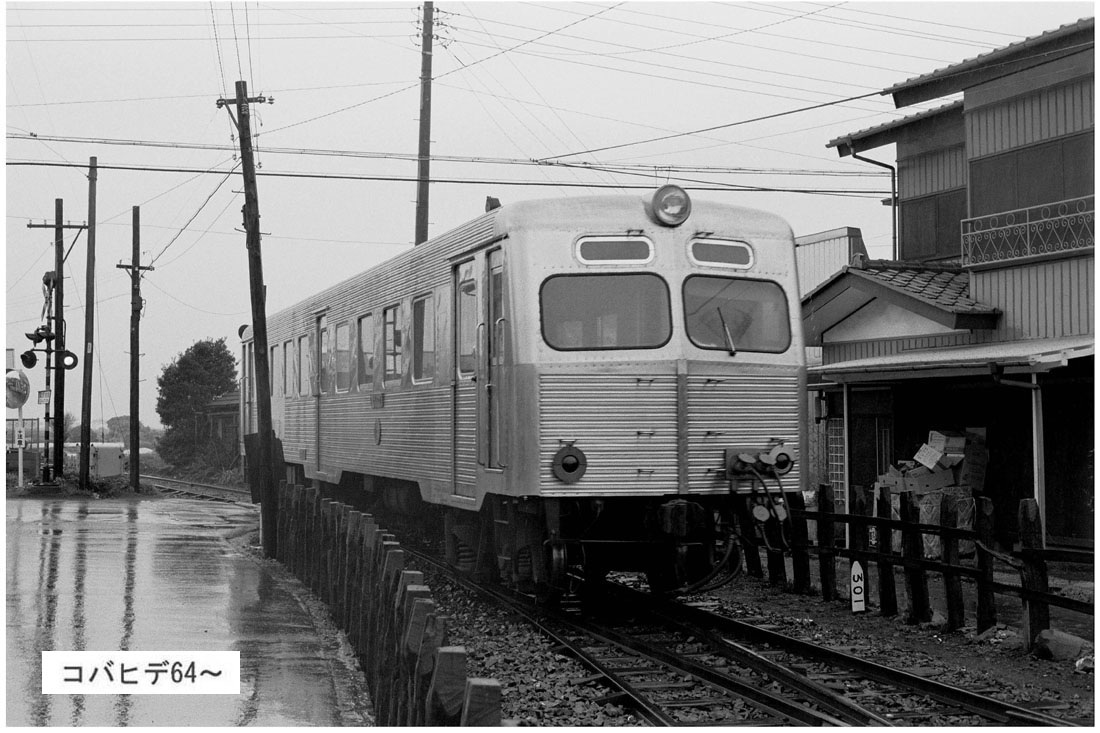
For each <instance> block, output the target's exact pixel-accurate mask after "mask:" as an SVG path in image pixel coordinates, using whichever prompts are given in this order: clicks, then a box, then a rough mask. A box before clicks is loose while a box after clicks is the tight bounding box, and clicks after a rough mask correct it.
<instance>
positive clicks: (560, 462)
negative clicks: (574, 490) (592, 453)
mask: <svg viewBox="0 0 1100 733" xmlns="http://www.w3.org/2000/svg"><path fill="white" fill-rule="evenodd" d="M551 470H552V471H553V472H554V476H555V477H556V478H557V479H558V480H559V481H564V482H565V483H567V484H572V483H576V482H577V481H579V480H580V478H581V476H583V475H584V472H585V471H586V470H588V457H587V456H586V455H585V454H584V451H582V450H581V449H580V448H577V447H576V446H574V445H572V444H566V445H563V446H562V447H561V448H559V449H558V452H557V453H555V454H554V459H553V462H552V463H551Z"/></svg>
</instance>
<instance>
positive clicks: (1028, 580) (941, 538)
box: [746, 485, 1095, 648]
mask: <svg viewBox="0 0 1100 733" xmlns="http://www.w3.org/2000/svg"><path fill="white" fill-rule="evenodd" d="M787 498H788V501H789V504H790V509H791V512H790V515H791V525H790V533H789V535H790V554H791V557H792V569H793V573H794V578H793V580H792V582H791V583H790V588H791V590H793V591H794V592H796V593H808V592H810V589H811V587H812V583H811V577H810V565H811V555H816V557H817V561H818V567H819V581H820V589H821V595H822V598H823V599H825V600H833V599H835V598H837V585H836V584H837V580H836V566H837V559H838V558H847V559H848V560H849V561H853V560H858V561H859V562H860V564H861V565H862V567H863V568H864V571H865V572H867V571H868V570H869V568H870V566H871V564H872V563H874V565H875V568H876V570H877V573H876V574H877V577H878V605H879V610H880V613H881V614H882V615H884V616H894V615H896V614H897V612H898V601H897V592H896V590H897V589H896V586H895V579H894V568H895V567H901V568H904V573H903V577H904V583H905V591H906V597H907V598H908V599H909V606H908V609H907V611H906V621H907V622H908V623H914V624H915V623H921V622H926V621H930V620H931V618H932V610H931V604H930V601H929V593H928V575H929V574H930V573H938V574H940V575H942V576H943V585H944V591H945V603H946V610H947V613H946V618H947V629H948V630H956V629H959V628H961V627H962V626H963V625H964V623H965V619H964V612H963V609H964V604H963V588H962V581H963V579H969V580H971V581H972V582H973V583H974V584H975V586H976V590H977V619H976V621H977V629H978V632H979V633H980V632H982V631H985V630H986V629H988V628H990V627H992V626H993V625H995V624H996V623H997V610H996V605H995V596H996V594H1007V595H1012V596H1015V597H1018V598H1020V599H1021V601H1022V602H1023V606H1024V614H1023V625H1024V628H1023V629H1022V636H1023V637H1024V638H1025V639H1026V640H1027V644H1028V646H1029V648H1030V646H1031V645H1032V644H1034V640H1035V635H1036V634H1037V633H1038V632H1039V631H1041V630H1043V629H1048V628H1050V606H1057V607H1059V608H1066V609H1070V610H1072V611H1076V612H1078V613H1084V614H1088V615H1095V612H1094V605H1093V603H1090V602H1085V601H1080V600H1076V599H1073V598H1067V597H1065V596H1060V595H1056V594H1053V593H1050V591H1049V583H1048V576H1047V562H1048V561H1063V562H1073V563H1083V564H1088V565H1092V564H1093V562H1094V560H1093V553H1092V552H1091V551H1088V552H1086V551H1076V550H1046V549H1043V548H1042V541H1041V538H1042V529H1041V523H1040V517H1039V509H1038V505H1037V503H1036V502H1035V500H1034V499H1024V500H1023V501H1021V502H1020V509H1019V532H1020V543H1021V550H1020V551H1019V552H1014V553H1002V552H997V551H996V550H994V549H993V547H994V540H993V537H994V531H993V530H994V526H993V502H992V501H991V500H990V499H989V498H987V497H977V498H976V499H975V500H974V502H975V507H974V509H975V510H974V527H973V529H960V528H959V527H958V524H959V522H958V512H959V500H958V499H957V498H956V497H954V496H951V495H950V494H946V493H945V494H944V495H943V496H942V499H941V502H940V514H939V524H928V523H925V524H922V523H920V521H919V518H920V513H919V506H918V503H917V498H916V497H915V496H914V495H913V493H911V492H901V493H899V494H898V506H897V509H898V514H899V516H900V519H892V518H891V510H892V505H891V497H890V491H889V489H888V488H884V489H880V492H879V497H878V501H877V505H876V503H875V502H873V501H870V500H869V497H868V496H867V493H866V492H856V495H855V496H854V497H853V500H852V502H851V504H852V507H851V509H852V513H850V514H837V513H835V512H834V510H833V508H834V503H833V491H832V487H830V486H827V485H823V486H821V487H820V488H819V489H818V495H817V498H818V507H817V511H807V510H806V508H805V505H804V503H803V501H802V495H801V494H800V493H799V492H792V493H791V494H788V496H787ZM876 510H877V511H876ZM807 520H814V521H815V522H816V523H817V541H816V543H814V542H811V541H810V540H809V532H808V528H807ZM773 521H774V520H773ZM845 527H847V528H848V541H847V546H844V544H845V543H844V542H843V538H844V531H845ZM872 528H873V535H871V534H870V533H869V530H871V529H872ZM895 532H897V533H900V537H901V543H900V545H901V551H900V553H899V552H895V551H894V549H893V548H894V533H895ZM925 535H931V536H934V537H936V538H938V544H939V547H940V559H939V560H933V559H927V558H926V557H925V552H924V542H923V537H922V536H925ZM871 536H873V537H874V538H875V542H874V543H873V544H874V546H872V542H871V541H870V537H871ZM961 542H967V543H972V544H973V546H974V548H975V552H974V560H973V562H972V563H970V564H966V563H964V562H963V561H962V560H961V559H960V551H959V545H960V543H961ZM747 549H748V550H749V551H748V552H747V553H746V559H747V569H748V572H749V573H750V574H753V575H758V576H762V575H763V570H762V567H761V564H760V557H759V550H758V548H755V547H750V548H747ZM766 553H767V561H768V575H769V579H770V581H771V582H772V584H773V585H781V586H787V576H786V562H785V558H784V553H783V552H782V551H781V550H778V549H767V550H766ZM996 563H1003V564H1005V565H1008V566H1010V567H1011V568H1013V569H1014V570H1016V571H1017V572H1018V573H1019V574H1020V585H1019V586H1015V585H1010V584H1006V583H1000V582H998V581H996V580H995V579H994V569H995V567H996Z"/></svg>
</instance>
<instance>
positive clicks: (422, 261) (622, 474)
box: [245, 199, 858, 509]
mask: <svg viewBox="0 0 1100 733" xmlns="http://www.w3.org/2000/svg"><path fill="white" fill-rule="evenodd" d="M561 206H562V204H561V202H550V203H548V204H547V205H545V206H544V205H542V204H539V203H534V204H531V203H528V204H525V205H517V207H515V208H513V210H512V213H511V214H510V217H511V218H507V217H506V218H498V212H499V211H503V210H498V212H490V213H488V214H486V215H484V216H482V217H479V218H478V219H476V220H474V221H473V222H470V223H469V224H467V225H464V226H462V227H460V228H458V229H456V230H454V231H452V232H450V233H448V234H445V235H443V236H442V237H440V238H438V239H436V240H432V241H430V242H428V243H425V244H423V245H420V246H418V247H416V248H415V249H411V250H409V251H408V252H406V253H403V254H402V255H399V256H398V257H396V258H394V259H392V260H390V261H388V262H386V263H383V264H382V265H380V266H378V267H376V268H373V269H371V270H369V271H367V272H364V273H361V274H359V275H356V276H354V277H351V278H348V279H347V280H345V281H343V282H341V283H339V284H338V285H336V286H333V287H331V288H328V289H326V290H325V291H322V292H320V293H317V294H315V295H313V296H310V297H308V298H306V299H305V300H304V301H302V302H300V303H298V304H296V305H295V306H293V307H291V308H288V309H286V310H283V311H281V312H279V313H277V314H274V315H273V316H271V317H270V318H269V321H268V324H269V326H268V330H269V339H268V340H269V344H271V345H273V346H275V347H276V349H277V350H278V349H281V348H282V347H283V345H284V344H287V343H290V344H293V346H294V350H293V351H292V352H291V355H292V356H291V358H290V359H288V365H287V372H288V373H287V374H286V375H285V379H284V380H276V383H277V384H279V385H281V384H282V383H283V381H285V382H287V383H288V384H290V385H294V387H295V388H294V389H293V390H292V392H293V393H294V394H291V395H283V394H282V393H281V391H282V390H281V386H279V387H277V388H276V395H275V397H274V398H273V403H274V404H273V408H272V414H273V422H274V424H275V425H276V428H277V433H278V434H279V437H280V438H281V439H282V441H283V453H284V456H285V458H286V460H287V462H288V463H291V464H297V465H300V466H301V467H302V471H303V473H304V475H305V477H306V478H309V479H316V480H320V481H324V482H329V483H337V482H339V481H340V480H341V476H342V474H344V473H346V472H350V473H352V474H361V475H363V476H381V477H387V478H394V479H404V480H408V481H412V482H417V483H419V484H420V487H421V495H422V497H424V498H426V499H428V500H429V501H434V502H439V503H444V504H447V505H449V506H452V507H459V508H462V509H476V508H477V507H479V506H480V504H481V500H482V499H483V497H484V495H485V493H486V492H487V491H496V492H498V493H508V494H513V495H526V496H531V495H542V496H544V497H568V496H593V497H594V496H632V495H638V496H659V495H670V494H671V495H675V494H685V493H697V494H699V493H701V494H715V493H724V492H726V491H728V488H729V482H728V480H727V479H726V478H725V473H724V457H725V450H726V449H727V448H729V447H737V448H739V449H744V450H746V451H747V452H757V451H762V450H765V449H766V448H767V447H768V445H769V442H771V441H783V442H785V443H787V444H788V446H792V447H793V446H798V445H799V444H800V424H799V420H800V416H801V415H803V414H804V408H805V405H804V404H803V402H804V401H803V399H802V398H803V394H802V390H803V389H804V374H802V370H803V365H804V362H803V357H802V352H801V349H802V340H801V335H800V333H798V332H797V327H798V325H799V322H798V318H797V302H798V292H797V275H796V271H797V268H796V264H795V256H794V247H793V244H794V242H793V239H792V238H791V236H790V230H789V227H787V226H786V225H785V224H780V223H779V220H778V219H776V218H774V217H771V216H770V215H764V214H762V213H760V212H753V211H751V210H748V209H738V208H736V207H713V208H712V207H707V206H702V205H700V206H699V207H697V212H696V214H695V216H696V217H697V218H696V219H695V225H694V227H692V228H691V229H690V231H689V230H688V229H687V228H685V230H684V231H683V232H680V231H677V230H672V229H662V228H660V227H658V228H653V226H652V225H651V224H648V223H646V222H645V220H644V214H643V213H642V210H641V208H642V207H641V206H640V205H639V206H637V209H634V208H629V207H626V206H624V205H622V204H621V203H620V204H615V206H617V207H618V208H617V209H615V210H612V209H611V208H608V211H610V212H611V213H613V214H614V216H615V217H617V218H609V219H606V220H605V219H601V218H600V217H601V216H603V214H604V207H610V206H611V205H610V204H608V203H607V202H606V201H605V200H604V199H599V200H596V199H593V200H585V203H584V204H583V206H578V207H577V209H575V210H563V209H561ZM631 206H633V204H632V205H631ZM581 214H583V216H584V217H587V218H586V219H582V218H581ZM570 217H573V218H570ZM574 219H576V221H574ZM611 222H614V223H611ZM635 227H638V228H637V229H635ZM506 229H507V231H506ZM593 231H594V232H596V233H597V234H606V233H607V232H615V231H638V232H643V231H644V234H645V236H647V237H649V238H650V239H651V240H652V241H653V242H654V248H655V252H656V255H655V258H654V259H655V261H654V262H653V263H649V264H646V265H641V266H629V267H625V268H624V267H622V266H618V267H619V268H620V269H619V270H618V271H625V272H637V271H652V272H656V273H658V274H660V275H661V277H662V278H667V279H668V281H669V283H670V284H671V289H672V290H673V292H674V293H675V294H674V295H673V296H672V299H673V301H672V311H673V312H672V315H673V317H674V318H673V319H674V321H675V324H676V325H675V326H674V328H673V333H674V334H675V339H674V340H673V341H672V342H670V343H668V344H666V345H664V346H661V347H659V348H654V349H650V350H648V351H646V352H645V354H644V356H645V359H646V360H645V361H628V360H626V359H625V358H623V357H620V356H619V355H618V354H614V353H612V352H603V353H602V354H601V353H598V352H589V353H585V354H578V355H576V358H573V355H570V354H563V353H562V352H555V351H553V350H550V349H549V347H548V346H547V345H546V344H545V343H543V341H542V340H541V339H539V338H537V335H538V334H539V310H538V301H537V295H535V296H532V295H531V293H537V287H538V284H539V282H541V281H542V279H543V278H546V277H548V276H549V275H551V274H561V273H571V274H579V273H582V272H585V268H584V266H579V265H578V264H577V263H576V261H575V258H574V254H573V247H574V243H575V241H576V237H578V236H580V235H581V234H583V233H589V232H593ZM699 232H706V233H707V236H711V233H712V232H716V234H715V235H714V236H719V237H727V238H732V239H736V240H740V239H744V241H748V242H751V243H752V244H753V246H754V247H755V248H756V250H755V256H756V258H757V259H756V261H755V264H754V265H753V267H752V269H751V270H745V271H743V272H731V271H730V270H721V269H715V268H710V269H708V268H706V267H701V268H700V267H697V266H696V265H693V264H691V263H690V262H688V258H687V243H688V242H689V241H690V240H691V239H692V237H697V236H699V234H698V233H699ZM845 234H846V235H854V236H856V237H858V230H853V231H852V232H845ZM505 237H508V239H504V238H505ZM848 239H850V237H846V241H848ZM494 242H499V243H500V246H501V248H502V254H503V255H504V257H503V262H504V263H505V265H506V266H507V267H508V268H512V269H511V270H508V269H506V270H505V273H506V275H505V287H509V288H516V289H518V290H515V291H509V292H508V294H507V295H506V296H505V297H506V298H511V299H512V300H511V302H512V305H511V308H512V309H513V310H512V312H511V314H510V315H509V318H507V319H501V320H506V321H508V325H509V327H510V328H513V329H514V331H513V333H512V334H511V335H509V336H508V337H507V339H508V342H509V343H511V342H512V338H513V336H514V338H515V344H516V346H515V348H516V349H517V352H516V353H511V354H510V355H508V356H507V357H506V358H507V359H508V360H509V363H508V364H506V365H505V367H506V368H504V369H503V370H502V375H501V377H500V378H501V379H502V380H504V381H503V382H502V383H501V385H498V386H503V390H502V391H501V392H499V395H501V396H503V398H504V403H503V404H504V405H505V407H504V408H503V410H502V413H503V414H502V420H503V422H502V423H501V425H500V426H499V431H497V428H493V430H494V431H496V434H498V435H500V436H501V439H503V441H504V442H503V444H502V446H501V450H502V456H503V464H502V465H499V466H494V465H487V463H486V460H485V458H486V456H488V454H484V455H483V454H482V451H483V449H485V446H483V445H481V442H482V439H483V438H484V437H485V436H484V435H483V434H482V433H479V427H478V424H479V423H478V420H476V419H473V418H475V417H478V416H480V415H482V413H484V411H485V405H484V404H483V400H484V396H483V395H482V394H481V392H482V388H483V386H484V385H485V384H487V382H488V380H484V379H482V380H481V381H471V380H470V379H469V378H468V376H466V375H464V376H463V377H461V378H456V375H455V373H454V372H455V356H454V338H455V336H454V324H453V323H452V322H451V320H452V318H453V317H454V314H453V310H454V307H455V303H454V299H455V293H454V277H455V271H454V269H453V268H454V266H455V263H456V262H458V261H461V260H463V259H464V258H465V257H466V255H467V254H469V253H470V252H472V251H473V250H475V249H481V250H485V251H488V250H489V249H492V248H491V247H488V245H490V244H492V243H494ZM558 243H560V244H561V245H565V246H562V247H559V246H558ZM552 250H557V251H552ZM460 255H461V256H460ZM478 257H479V262H483V259H482V257H483V255H482V254H479V255H478ZM550 257H554V258H556V259H550ZM509 261H510V263H511V264H508V263H509ZM548 263H550V264H548ZM615 267H616V266H611V267H608V266H606V265H604V266H603V268H604V269H603V270H601V269H600V266H599V265H597V266H596V267H594V268H593V269H592V270H590V271H597V272H598V271H602V272H612V271H615V270H614V268H615ZM699 272H703V273H709V274H716V275H727V276H731V277H733V278H738V277H744V278H746V279H757V280H759V279H764V280H772V281H775V282H777V283H780V284H781V286H782V287H783V289H784V290H785V292H786V293H787V295H788V296H789V298H790V302H789V303H788V309H789V310H790V312H791V313H792V314H795V316H794V317H793V323H792V328H793V329H795V330H794V331H793V332H792V341H791V347H790V350H789V351H788V352H786V353H780V354H759V355H756V356H754V355H753V354H752V353H750V352H744V353H739V354H737V355H736V357H731V356H730V355H727V354H725V353H724V350H714V349H712V350H710V351H707V352H703V351H702V350H700V349H696V348H695V347H694V346H692V345H690V344H688V343H687V341H686V337H685V335H684V332H683V330H682V329H683V325H682V323H683V315H682V303H681V302H679V300H678V298H679V297H680V296H679V292H680V289H681V283H682V282H683V279H684V278H686V277H688V276H690V275H691V274H695V273H699ZM482 275H484V272H482ZM524 278H526V279H524ZM508 280H511V282H510V283H509V282H508ZM479 287H480V286H479ZM429 293H430V294H432V295H433V297H434V302H433V309H434V310H433V317H434V319H435V321H434V326H435V328H434V332H435V354H434V357H435V363H434V372H433V373H432V375H431V379H430V380H426V381H417V382H415V383H414V382H413V380H412V379H411V361H412V360H411V359H410V358H408V357H409V354H408V352H406V355H405V358H404V359H403V367H402V370H403V372H402V374H401V378H400V380H392V381H387V382H383V381H382V380H381V368H380V364H381V361H382V360H383V359H384V349H383V347H382V344H383V328H382V324H381V320H380V318H379V316H380V315H381V314H382V312H383V309H385V308H387V307H390V306H392V305H395V304H400V306H401V316H400V324H399V325H400V330H401V332H402V333H404V334H405V335H406V336H407V335H408V334H410V333H412V329H411V323H412V312H411V311H412V308H411V304H412V302H413V299H414V298H416V297H419V296H421V295H425V294H429ZM485 297H486V296H485V293H484V292H482V291H480V290H479V295H478V298H479V299H484V298H485ZM368 313H369V314H371V315H372V316H373V317H374V322H375V329H374V335H373V338H374V348H373V354H374V359H375V362H376V364H378V365H379V366H376V368H375V370H374V381H373V388H372V386H371V385H365V386H363V387H360V386H359V385H358V384H357V379H356V377H357V374H358V369H357V366H358V365H357V364H356V358H357V354H358V353H359V349H358V344H357V343H356V342H357V339H358V334H357V332H356V323H357V320H358V319H359V318H360V317H362V316H365V315H367V314H368ZM321 314H323V315H324V317H325V320H326V326H327V328H328V329H329V333H330V335H331V334H332V333H333V332H334V331H335V329H336V327H337V325H339V324H343V323H349V324H350V344H349V352H350V357H351V364H350V368H349V371H350V375H351V384H350V387H349V389H348V390H347V391H346V392H339V393H337V392H335V391H333V390H328V391H324V392H323V393H322V394H321V395H320V396H317V394H312V395H305V396H300V395H297V394H296V393H297V391H298V390H297V385H299V384H301V383H302V382H303V381H307V382H308V381H314V382H315V381H316V380H315V379H314V378H312V377H311V378H310V379H309V380H302V378H301V375H300V374H298V369H299V364H300V361H301V360H300V358H299V355H298V354H297V346H298V343H299V339H300V338H301V337H302V336H303V335H306V334H311V333H313V332H315V331H316V329H317V319H318V317H319V316H320V315H321ZM532 334H535V336H536V337H535V338H532ZM330 338H331V336H330ZM245 340H246V342H247V341H248V336H247V335H246V336H245ZM309 348H310V352H311V353H313V354H315V353H316V352H317V344H316V343H315V341H314V340H313V338H312V337H311V338H310V341H309ZM406 348H408V347H407V346H406ZM479 348H480V347H479ZM520 351H522V356H521V357H519V358H517V354H518V353H519V352H520ZM246 353H247V347H246ZM623 356H624V357H625V353H624V355H623ZM685 357H687V358H685ZM700 357H701V358H702V359H703V360H702V361H698V359H700ZM754 359H755V361H754ZM513 360H514V361H513ZM513 369H514V370H516V371H515V374H514V376H509V370H513ZM527 373H530V375H531V377H530V379H529V380H528V379H527V378H526V377H524V378H523V379H524V380H526V381H522V383H521V381H520V375H521V374H527ZM479 375H481V373H480V372H479ZM481 376H483V375H481ZM513 379H514V380H515V382H514V384H515V385H516V389H515V391H514V392H513V391H512V390H511V389H510V388H509V387H508V384H509V383H511V381H512V380H513ZM494 394H498V393H494ZM509 401H512V402H514V404H513V405H511V406H509ZM246 405H247V407H248V408H249V409H254V408H253V406H252V403H246ZM318 413H320V423H319V424H318ZM251 424H254V422H253V423H251ZM563 442H572V443H574V444H575V445H576V446H577V447H578V448H580V449H582V450H583V451H584V453H585V455H586V456H587V464H588V465H587V469H586V473H585V474H584V476H583V478H582V479H581V480H579V481H577V482H576V483H573V484H570V483H565V482H563V481H562V480H558V479H556V478H555V477H554V476H553V472H552V465H553V459H554V455H555V454H556V453H557V452H558V450H559V449H560V448H561V446H562V444H563ZM494 455H495V454H494ZM494 460H495V459H494ZM489 463H492V460H490V461H489ZM797 465H798V464H797V463H796V466H797ZM503 469H506V470H503ZM494 473H495V475H496V477H497V478H496V479H494V478H493V476H488V474H494ZM487 476H488V480H490V481H491V480H496V481H497V483H496V484H494V485H493V487H492V488H489V487H488V484H487V483H483V482H485V481H486V480H487ZM799 480H800V479H799V476H798V470H797V468H796V469H795V471H794V473H792V474H791V475H790V476H789V477H784V480H783V483H784V485H785V486H789V487H797V486H798V485H799ZM737 488H739V489H741V490H745V491H747V490H748V489H749V483H748V482H746V481H740V482H739V483H738V485H737ZM471 499H472V500H473V501H471Z"/></svg>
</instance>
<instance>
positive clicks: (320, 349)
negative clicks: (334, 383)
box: [311, 314, 329, 471]
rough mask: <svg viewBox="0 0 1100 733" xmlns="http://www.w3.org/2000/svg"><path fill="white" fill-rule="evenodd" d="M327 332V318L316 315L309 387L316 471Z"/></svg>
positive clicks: (320, 445) (320, 446) (320, 442)
mask: <svg viewBox="0 0 1100 733" xmlns="http://www.w3.org/2000/svg"><path fill="white" fill-rule="evenodd" d="M328 339H329V333H328V319H327V318H326V317H325V316H324V315H323V314H322V315H318V316H317V320H316V332H315V336H314V340H313V348H314V349H315V352H314V354H313V358H314V361H313V363H314V364H315V365H316V367H315V368H314V379H313V380H312V381H313V384H312V385H311V388H312V389H313V391H314V392H313V393H314V395H315V397H314V410H315V413H314V416H315V420H316V423H315V427H316V430H315V431H314V450H313V454H314V455H315V456H316V463H315V465H314V468H315V469H317V470H318V471H320V470H322V468H323V465H324V464H323V461H322V460H321V459H322V456H321V453H322V450H323V446H324V441H323V438H322V436H321V429H322V420H321V415H322V413H323V410H322V409H321V400H322V397H323V395H324V393H325V381H326V379H327V376H328V374H327V371H328V353H329V340H328Z"/></svg>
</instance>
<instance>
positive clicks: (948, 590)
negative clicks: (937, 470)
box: [940, 492, 966, 631]
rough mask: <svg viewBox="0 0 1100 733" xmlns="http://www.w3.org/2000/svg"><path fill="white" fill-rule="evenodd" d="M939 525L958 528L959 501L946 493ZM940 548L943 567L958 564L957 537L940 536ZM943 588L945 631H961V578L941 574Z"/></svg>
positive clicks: (942, 499) (942, 500) (948, 573)
mask: <svg viewBox="0 0 1100 733" xmlns="http://www.w3.org/2000/svg"><path fill="white" fill-rule="evenodd" d="M940 525H941V526H943V527H947V528H950V529H952V530H954V529H956V528H957V527H958V526H959V499H958V497H957V496H954V495H953V494H950V493H948V492H944V494H943V496H942V498H941V499H940ZM940 548H941V555H940V559H941V560H942V561H943V564H944V565H948V566H957V565H958V564H959V540H958V537H956V536H955V535H952V534H946V533H945V534H941V535H940ZM943 587H944V591H945V594H946V596H947V630H948V631H955V630H956V629H961V628H962V627H963V625H964V624H965V623H966V611H965V606H964V605H963V591H962V578H961V577H959V575H958V573H956V572H954V571H951V570H945V571H944V573H943Z"/></svg>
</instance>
